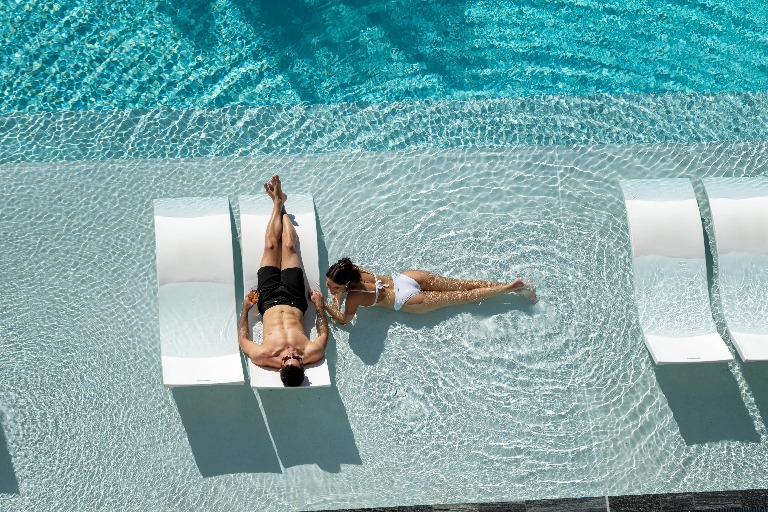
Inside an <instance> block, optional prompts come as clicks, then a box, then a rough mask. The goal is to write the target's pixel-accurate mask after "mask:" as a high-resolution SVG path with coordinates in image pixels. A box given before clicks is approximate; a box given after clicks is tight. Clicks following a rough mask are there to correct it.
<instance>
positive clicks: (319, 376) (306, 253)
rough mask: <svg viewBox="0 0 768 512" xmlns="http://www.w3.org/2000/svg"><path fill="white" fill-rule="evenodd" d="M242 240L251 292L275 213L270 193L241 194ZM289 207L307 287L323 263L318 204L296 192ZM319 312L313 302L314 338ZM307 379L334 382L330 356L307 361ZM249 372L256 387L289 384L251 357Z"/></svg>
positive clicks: (309, 327) (258, 334) (257, 325)
mask: <svg viewBox="0 0 768 512" xmlns="http://www.w3.org/2000/svg"><path fill="white" fill-rule="evenodd" d="M238 204H239V207H240V241H241V251H242V257H243V288H244V290H243V292H244V293H245V294H247V293H248V292H249V291H250V290H251V289H252V288H254V287H255V286H256V284H257V273H258V270H259V266H260V263H261V257H262V255H263V254H264V234H265V232H266V227H267V223H268V222H269V217H270V215H271V214H272V200H271V199H270V198H269V196H267V195H266V194H263V195H258V196H239V197H238ZM285 207H286V210H287V211H288V214H289V215H290V216H292V217H293V220H294V226H295V228H296V232H297V234H298V236H299V243H298V250H299V253H300V255H301V260H302V264H303V269H304V278H305V283H304V284H305V286H306V288H307V291H309V289H310V288H316V289H317V287H318V286H319V283H320V264H319V256H318V249H317V225H316V222H317V221H316V217H315V205H314V202H313V200H312V196H310V195H303V194H292V195H291V196H290V197H289V198H288V201H287V202H286V205H285ZM255 310H256V308H255V307H254V308H253V310H252V311H251V313H250V314H249V320H250V329H251V333H252V335H253V340H254V341H255V342H257V343H261V339H262V334H263V333H262V328H261V317H260V316H258V315H257V314H256V311H255ZM316 321H317V312H316V310H315V307H314V305H312V303H311V302H310V304H309V307H308V308H307V312H306V313H305V314H304V332H305V333H307V334H308V335H309V338H310V340H313V339H315V337H316V336H317V327H316ZM304 370H305V371H304V375H305V378H304V383H303V384H302V385H301V386H299V387H300V388H301V387H310V386H311V387H322V386H330V385H331V377H330V373H329V371H328V360H327V358H323V359H322V360H321V361H320V362H318V363H315V364H311V365H306V366H305V369H304ZM248 373H249V376H250V380H251V386H252V387H254V388H285V386H283V383H282V381H280V372H279V371H278V370H276V369H273V368H263V367H260V366H257V365H255V364H253V363H252V362H251V361H250V360H249V361H248Z"/></svg>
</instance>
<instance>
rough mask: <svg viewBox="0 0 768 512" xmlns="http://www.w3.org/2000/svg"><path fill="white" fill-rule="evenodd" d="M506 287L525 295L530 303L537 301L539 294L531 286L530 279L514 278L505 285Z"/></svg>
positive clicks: (531, 281)
mask: <svg viewBox="0 0 768 512" xmlns="http://www.w3.org/2000/svg"><path fill="white" fill-rule="evenodd" d="M506 286H507V289H508V290H510V291H513V292H515V293H518V294H520V295H521V296H523V297H525V298H526V299H528V300H529V301H531V304H536V303H537V302H538V301H539V296H538V295H536V289H535V288H534V287H533V280H532V279H525V280H523V279H520V278H518V279H515V280H514V281H513V282H512V283H510V284H508V285H506Z"/></svg>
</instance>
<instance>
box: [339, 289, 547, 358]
mask: <svg viewBox="0 0 768 512" xmlns="http://www.w3.org/2000/svg"><path fill="white" fill-rule="evenodd" d="M510 311H520V312H522V313H523V314H526V315H529V316H530V315H533V314H535V312H536V308H535V306H534V305H533V304H531V303H530V302H529V301H528V300H527V299H525V298H523V297H520V296H517V295H512V294H509V295H502V296H497V297H491V298H490V299H485V300H483V301H482V302H480V303H477V302H473V303H469V304H463V305H460V306H451V307H448V308H445V309H440V310H437V311H432V312H430V313H425V314H423V315H415V314H411V313H404V312H396V311H391V310H388V309H383V308H367V309H366V310H365V311H362V312H358V314H361V313H362V316H363V317H364V318H358V319H357V321H356V323H355V324H354V325H351V326H347V327H345V328H346V329H347V330H348V332H349V347H350V349H352V352H354V353H355V355H356V356H357V357H359V358H360V360H361V361H363V363H365V364H367V365H373V364H376V363H377V362H378V360H379V358H380V357H381V354H382V353H383V352H384V345H385V342H386V339H387V336H388V333H389V328H390V327H391V326H392V324H393V323H395V322H397V323H399V324H402V325H405V326H408V327H410V328H413V329H429V328H433V327H435V326H437V325H439V324H440V323H442V322H444V321H445V320H447V319H448V318H450V317H452V316H455V315H457V314H459V313H467V312H468V313H470V314H471V315H472V316H473V317H475V318H478V319H481V318H490V317H492V316H496V315H502V314H505V313H509V312H510Z"/></svg>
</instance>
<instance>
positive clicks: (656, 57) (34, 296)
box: [0, 0, 768, 511]
mask: <svg viewBox="0 0 768 512" xmlns="http://www.w3.org/2000/svg"><path fill="white" fill-rule="evenodd" d="M766 9H767V8H766V7H765V5H764V4H763V3H761V2H738V4H737V3H734V2H731V3H722V2H721V3H711V2H698V3H695V4H694V3H666V2H629V3H627V2H613V3H611V2H607V3H606V2H588V1H586V2H584V1H578V2H576V1H564V2H523V3H519V2H518V3H515V4H514V5H512V4H510V3H509V2H453V1H451V2H418V3H417V2H391V1H390V2H353V1H345V2H323V1H288V2H281V3H280V2H278V3H274V2H244V1H241V0H229V1H227V0H223V1H218V0H217V1H213V2H203V1H195V2H191V3H190V2H180V1H177V0H161V1H159V2H138V1H133V2H118V3H109V2H99V3H96V2H90V3H89V2H85V1H82V0H80V1H70V0H66V1H61V2H43V1H32V0H30V1H26V2H6V3H4V4H2V5H0V20H1V21H3V23H0V46H1V47H2V51H0V84H3V85H2V94H0V112H2V113H3V115H2V116H0V244H2V245H1V249H2V250H0V285H1V286H2V293H0V379H1V380H2V383H3V385H1V386H0V509H2V510H6V509H7V510H24V511H27V510H29V511H48V510H82V511H88V510H93V511H97V510H98V511H101V510H137V511H139V510H140V511H146V510H158V511H160V510H163V511H165V510H189V511H193V510H194V511H197V510H257V509H258V510H267V511H282V510H305V509H309V510H319V509H333V508H344V507H347V508H356V507H366V506H394V505H408V504H431V503H451V502H485V501H505V500H510V501H517V500H524V499H541V498H552V497H577V496H600V495H608V494H610V495H616V494H636V493H663V492H690V491H705V490H724V489H744V488H765V487H767V486H768V477H767V476H766V472H765V471H764V466H765V463H764V461H765V460H768V429H766V422H768V367H766V365H765V364H764V363H749V364H744V363H742V362H740V360H739V359H738V357H737V358H736V360H735V362H733V363H731V364H729V365H685V366H658V367H657V366H654V365H653V364H652V362H651V358H650V356H649V354H648V352H647V350H646V348H645V345H644V343H643V339H642V334H641V330H640V320H641V318H642V315H643V314H645V313H648V311H651V310H652V311H653V314H654V315H663V314H664V313H665V312H666V310H668V309H670V308H674V307H675V293H674V292H675V291H674V290H671V291H670V290H659V291H658V293H659V294H663V297H660V300H659V301H658V302H657V303H654V302H652V303H651V304H652V306H653V307H652V308H651V309H650V310H648V311H645V310H644V311H643V312H641V311H638V307H637V305H636V302H635V295H634V281H633V275H632V258H631V248H630V241H629V235H628V230H627V219H626V213H625V211H624V203H623V196H622V192H621V188H620V185H619V180H626V179H638V178H640V179H642V178H690V179H691V180H692V181H693V185H694V189H695V191H696V194H697V196H698V198H699V200H700V203H701V204H702V205H703V208H704V210H703V211H704V212H705V213H704V220H705V226H706V229H707V231H706V233H707V235H708V236H707V240H711V239H712V230H711V225H709V224H708V223H707V214H706V202H705V194H704V190H703V186H702V182H701V179H702V178H707V177H731V176H748V177H753V176H761V175H765V174H766V169H767V167H768V162H767V161H766V157H765V155H766V149H768V131H766V126H768V114H766V113H767V112H768V96H766V94H765V90H766V85H768V70H767V69H766V68H765V61H766V53H767V51H768V50H767V48H768V47H767V46H766V40H765V36H764V34H763V33H764V26H765V21H766V20H765V18H766V13H767V12H768V10H766ZM274 173H279V174H280V175H281V176H282V178H283V181H284V184H285V188H286V190H287V192H288V194H289V195H291V194H293V193H299V192H301V193H310V194H312V195H313V197H314V201H315V207H316V213H317V227H318V234H319V237H320V240H319V248H320V262H321V266H323V268H324V267H325V265H327V264H328V262H329V261H335V259H336V258H339V257H341V256H345V255H346V256H350V257H352V258H353V259H354V260H355V261H357V262H359V263H361V264H363V265H366V266H368V267H370V268H372V269H374V270H376V271H377V272H379V273H386V274H388V273H392V272H396V271H401V270H405V269H408V268H423V269H427V270H432V271H434V272H437V273H441V274H445V275H449V276H453V277H458V278H479V279H487V280H497V281H508V280H512V279H513V278H515V277H517V276H526V277H531V278H533V279H534V281H535V282H536V283H537V287H538V291H539V295H540V298H541V300H540V302H539V303H538V304H536V305H531V304H529V303H527V302H526V301H524V300H522V299H520V298H518V297H515V296H504V297H496V298H493V299H489V300H486V301H484V302H483V303H482V304H475V305H470V306H465V307H457V308H454V309H450V310H445V311H441V312H437V313H434V314H429V315H424V316H412V315H408V314H405V313H394V312H391V311H386V310H383V309H379V308H371V309H365V310H362V311H361V312H360V313H359V317H358V319H357V321H356V323H354V324H353V325H351V326H347V327H344V328H341V327H338V326H333V327H332V328H331V340H330V343H329V351H328V359H329V363H330V364H329V366H330V369H331V370H330V371H331V377H332V380H333V386H332V387H331V388H328V389H311V390H304V391H303V392H286V391H284V390H272V391H259V392H254V391H252V390H251V389H250V388H249V387H247V386H206V387H200V388H195V389H189V388H186V389H174V390H167V389H165V388H164V387H163V386H162V381H161V368H160V326H159V322H158V294H157V278H156V269H155V255H154V247H155V245H154V231H153V216H152V204H153V200H155V199H157V198H161V197H185V196H204V197H216V196H225V197H228V198H229V199H230V203H231V208H232V212H233V214H234V215H235V217H236V216H237V213H238V205H237V200H236V198H237V196H238V195H243V194H258V193H262V192H261V190H262V189H261V183H263V182H264V181H265V180H266V179H268V177H269V176H270V175H272V174H274ZM288 207H289V209H290V199H289V202H288ZM238 229H239V227H238ZM750 265H751V263H750V262H745V264H744V265H740V266H739V265H732V266H731V267H730V268H731V269H735V270H738V272H737V273H736V274H733V275H731V274H729V275H723V276H722V283H724V285H727V286H729V287H731V288H732V287H734V286H736V287H740V289H742V290H743V291H744V293H745V294H756V295H759V294H761V293H763V292H762V290H764V289H765V287H764V286H760V283H763V282H764V281H765V276H762V275H761V277H760V278H759V280H758V281H759V282H755V283H753V282H751V281H749V282H747V281H746V280H745V279H744V278H743V275H744V274H745V273H746V272H747V271H748V269H749V268H750ZM709 273H710V274H712V275H708V276H707V279H708V281H707V282H708V284H709V285H711V283H712V282H717V279H718V277H719V276H718V273H717V268H716V267H715V268H713V267H712V265H711V258H710V266H709ZM700 277H702V278H703V277H704V276H700ZM650 285H653V283H650ZM201 293H204V292H201ZM711 293H712V307H711V309H712V312H713V319H714V322H715V324H716V325H717V327H718V330H719V331H720V332H721V333H722V334H723V335H724V336H725V339H726V342H727V343H729V341H730V340H729V338H728V334H727V332H726V330H725V323H724V311H725V313H726V314H727V317H728V318H734V319H744V320H745V321H747V320H749V318H748V315H745V314H743V313H739V312H734V311H731V310H729V309H727V308H729V307H732V303H728V304H726V305H725V307H724V306H723V305H722V304H721V301H720V296H719V293H718V290H717V288H716V287H714V288H712V289H711ZM680 295H681V296H685V295H684V293H681V294H680ZM661 299H663V300H661ZM756 304H758V306H757V307H756V308H755V309H754V310H753V311H763V310H764V309H765V307H764V304H765V298H764V294H763V295H760V296H759V297H757V298H756ZM683 316H684V314H683ZM657 320H658V319H657ZM658 321H659V322H663V321H662V320H658ZM693 321H694V322H698V323H702V322H707V321H708V319H700V318H696V319H693ZM729 347H731V345H730V343H729ZM734 353H735V351H734Z"/></svg>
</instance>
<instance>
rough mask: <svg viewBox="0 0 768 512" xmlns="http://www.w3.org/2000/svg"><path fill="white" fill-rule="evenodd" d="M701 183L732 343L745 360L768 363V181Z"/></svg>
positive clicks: (747, 180)
mask: <svg viewBox="0 0 768 512" xmlns="http://www.w3.org/2000/svg"><path fill="white" fill-rule="evenodd" d="M703 182H704V188H705V190H706V192H707V198H708V201H709V208H710V210H711V212H712V229H713V232H714V238H715V246H716V248H717V267H718V284H719V288H720V297H721V299H722V304H723V314H724V316H725V321H726V324H727V325H728V330H729V332H730V333H731V339H732V340H733V343H734V345H735V346H736V350H737V351H738V352H739V355H740V356H741V358H742V359H743V360H744V361H765V360H768V291H766V290H768V178H707V179H705V180H703Z"/></svg>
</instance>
